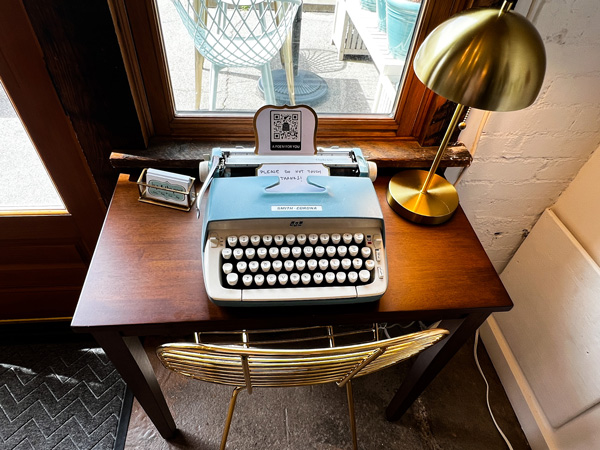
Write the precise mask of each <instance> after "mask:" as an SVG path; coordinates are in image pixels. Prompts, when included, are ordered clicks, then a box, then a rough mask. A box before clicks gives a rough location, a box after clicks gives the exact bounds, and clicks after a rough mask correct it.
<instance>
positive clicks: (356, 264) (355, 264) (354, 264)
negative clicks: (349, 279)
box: [352, 258, 362, 270]
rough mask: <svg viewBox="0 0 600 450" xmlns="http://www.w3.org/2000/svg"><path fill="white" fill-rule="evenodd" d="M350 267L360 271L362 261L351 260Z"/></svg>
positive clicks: (358, 259) (357, 259)
mask: <svg viewBox="0 0 600 450" xmlns="http://www.w3.org/2000/svg"><path fill="white" fill-rule="evenodd" d="M352 267H354V268H355V269H356V270H358V269H360V268H361V267H362V259H360V258H354V259H353V260H352Z"/></svg>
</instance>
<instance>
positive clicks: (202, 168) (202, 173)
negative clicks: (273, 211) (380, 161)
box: [198, 161, 371, 183]
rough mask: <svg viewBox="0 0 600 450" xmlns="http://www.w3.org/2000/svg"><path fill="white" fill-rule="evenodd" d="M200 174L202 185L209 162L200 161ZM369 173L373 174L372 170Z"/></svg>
mask: <svg viewBox="0 0 600 450" xmlns="http://www.w3.org/2000/svg"><path fill="white" fill-rule="evenodd" d="M198 172H199V173H198V178H199V179H200V181H201V182H202V183H204V182H205V181H206V179H207V178H208V172H210V170H209V168H208V161H200V165H199V166H198ZM369 173H371V170H370V169H369Z"/></svg>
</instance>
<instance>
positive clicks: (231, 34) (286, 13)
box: [172, 0, 302, 111]
mask: <svg viewBox="0 0 600 450" xmlns="http://www.w3.org/2000/svg"><path fill="white" fill-rule="evenodd" d="M172 2H173V4H174V5H175V8H176V10H177V12H178V13H179V17H180V18H181V20H182V21H183V24H184V25H185V28H186V29H187V31H188V34H189V35H190V36H191V38H192V39H193V40H194V46H195V47H196V50H197V51H198V53H199V54H200V55H202V56H203V57H204V58H206V59H207V60H208V61H209V62H210V63H211V72H210V92H209V95H210V103H209V110H210V111H214V109H215V108H216V101H217V82H218V76H219V72H220V71H221V70H222V69H223V68H224V67H255V68H259V69H260V70H261V73H262V82H263V89H264V93H265V101H266V103H267V104H271V105H274V104H275V90H274V86H273V76H272V74H271V66H270V63H271V60H272V59H273V57H274V56H275V55H276V54H278V52H279V50H281V49H282V48H283V52H282V53H283V61H284V68H285V70H286V76H287V82H288V91H289V93H290V104H292V105H293V104H294V103H295V99H294V98H292V97H293V76H294V75H293V67H292V61H291V39H290V34H291V30H292V24H293V21H294V17H295V16H296V13H297V11H298V7H299V6H300V5H301V4H302V0H212V1H209V0H172ZM284 44H285V46H284ZM197 64H198V65H199V67H198V66H197V67H196V74H197V76H198V72H200V74H201V73H202V59H201V58H200V59H198V60H197ZM198 88H199V87H198V84H197V86H196V89H197V90H198ZM197 97H198V96H197ZM196 105H197V106H198V105H199V98H197V101H196Z"/></svg>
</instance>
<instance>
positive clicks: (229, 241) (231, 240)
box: [227, 236, 238, 247]
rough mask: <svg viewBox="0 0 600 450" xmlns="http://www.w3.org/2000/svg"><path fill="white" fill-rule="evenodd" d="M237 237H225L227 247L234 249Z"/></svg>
mask: <svg viewBox="0 0 600 450" xmlns="http://www.w3.org/2000/svg"><path fill="white" fill-rule="evenodd" d="M237 241H238V239H237V236H227V245H229V246H230V247H235V246H236V245H237Z"/></svg>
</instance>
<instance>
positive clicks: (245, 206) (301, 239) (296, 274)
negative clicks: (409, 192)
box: [197, 106, 388, 306]
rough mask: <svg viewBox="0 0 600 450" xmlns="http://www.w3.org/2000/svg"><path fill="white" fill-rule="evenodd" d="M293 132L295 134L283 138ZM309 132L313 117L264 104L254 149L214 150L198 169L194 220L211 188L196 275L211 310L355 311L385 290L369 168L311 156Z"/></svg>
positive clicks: (352, 157) (316, 153)
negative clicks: (349, 306) (349, 307)
mask: <svg viewBox="0 0 600 450" xmlns="http://www.w3.org/2000/svg"><path fill="white" fill-rule="evenodd" d="M294 114H296V116H294ZM297 114H300V116H298V115H297ZM288 115H292V116H291V117H286V116H288ZM281 116H284V117H283V119H282V118H281ZM298 117H299V118H298ZM261 119H262V120H263V122H264V123H262V122H261ZM277 120H279V122H277ZM286 120H287V121H288V122H290V123H288V126H287V127H286V126H285V121H286ZM294 120H297V121H298V122H299V123H296V122H294ZM312 121H314V125H313V123H312ZM282 122H283V125H282ZM274 124H275V125H274ZM294 127H296V130H297V129H298V128H300V130H299V131H298V134H299V135H300V136H296V135H294V133H291V134H285V132H286V131H288V130H289V129H294ZM273 128H277V130H283V134H277V133H274V132H273ZM313 130H316V114H315V113H314V111H312V109H310V108H308V107H305V106H301V107H274V106H267V107H264V108H262V109H261V110H259V112H258V113H257V115H256V116H255V131H256V134H257V148H256V149H244V148H229V149H226V148H215V149H213V151H212V155H211V159H210V161H206V162H203V163H201V167H200V180H201V181H203V182H204V184H203V186H202V190H201V192H200V194H199V196H198V199H199V200H198V202H197V206H198V210H199V214H200V202H201V198H202V196H203V194H204V192H205V191H206V190H207V188H208V186H209V185H210V189H209V191H208V199H207V202H206V207H205V209H204V212H203V225H202V240H203V248H204V252H203V271H204V281H205V285H206V292H207V294H208V296H209V298H210V299H211V300H212V301H213V302H214V303H216V304H218V305H221V306H268V305H271V306H281V305H305V304H341V303H361V302H369V301H376V300H378V299H379V298H380V297H381V296H382V295H383V294H384V292H385V291H386V288H387V285H388V272H387V262H386V252H385V232H384V223H383V216H382V213H381V208H380V206H379V201H378V199H377V196H376V193H375V189H374V187H373V181H372V179H374V177H375V176H376V167H375V166H374V165H373V164H372V163H368V162H367V161H366V160H365V159H364V157H363V155H362V152H361V150H360V149H358V148H352V149H341V148H328V149H324V148H315V147H314V134H315V131H313ZM261 133H263V134H261ZM311 135H312V136H311ZM307 136H308V138H307ZM307 143H308V144H307ZM263 147H266V148H263ZM273 148H275V150H273Z"/></svg>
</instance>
